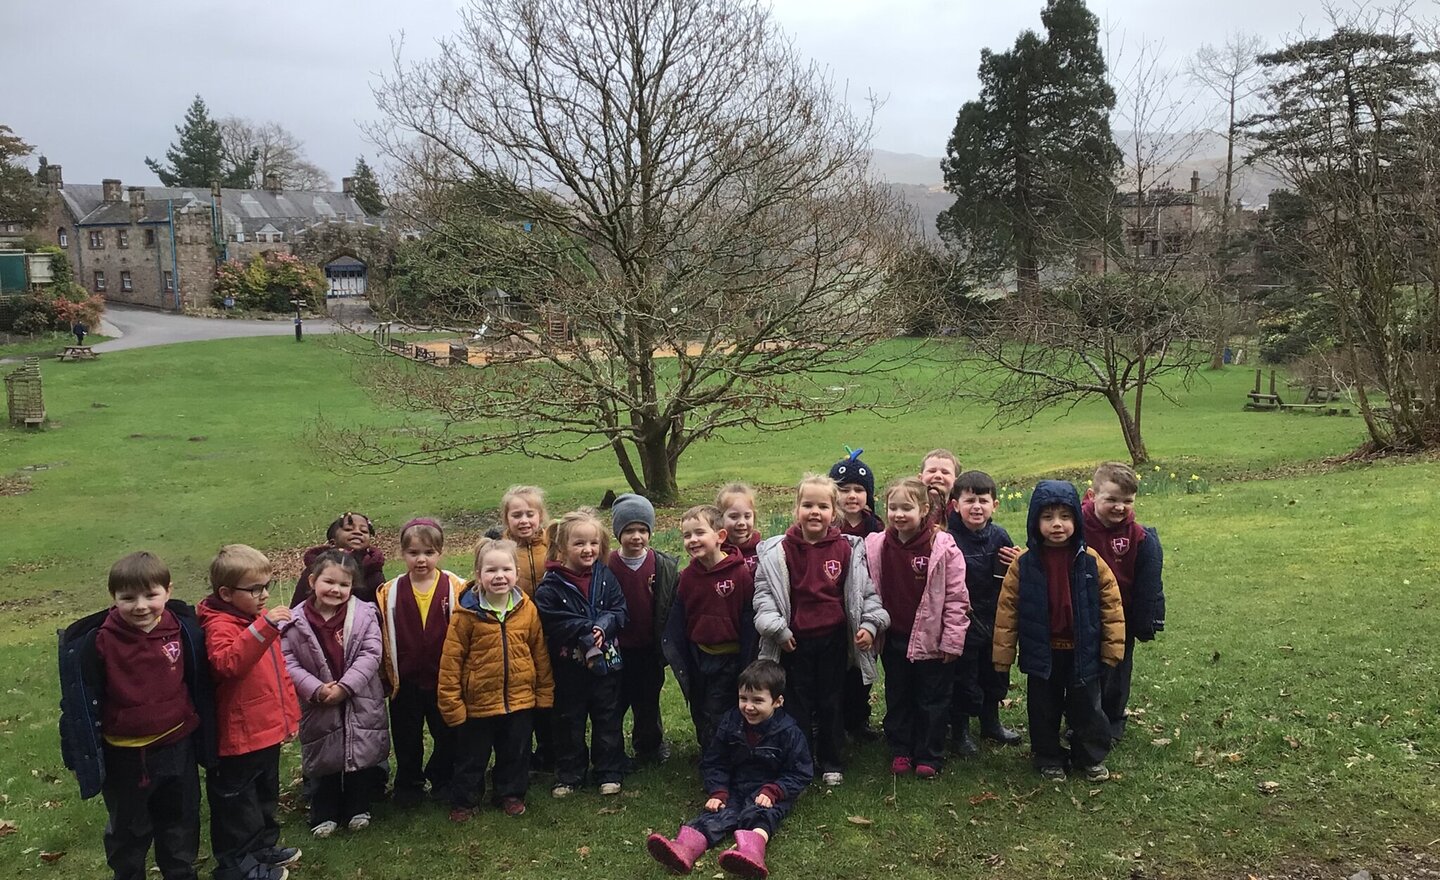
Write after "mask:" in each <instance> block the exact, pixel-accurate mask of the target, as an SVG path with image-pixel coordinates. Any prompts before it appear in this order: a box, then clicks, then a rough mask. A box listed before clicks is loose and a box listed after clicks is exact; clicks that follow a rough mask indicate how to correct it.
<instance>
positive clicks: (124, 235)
mask: <svg viewBox="0 0 1440 880" xmlns="http://www.w3.org/2000/svg"><path fill="white" fill-rule="evenodd" d="M115 246H116V247H122V248H128V247H129V246H130V230H128V229H117V230H115Z"/></svg>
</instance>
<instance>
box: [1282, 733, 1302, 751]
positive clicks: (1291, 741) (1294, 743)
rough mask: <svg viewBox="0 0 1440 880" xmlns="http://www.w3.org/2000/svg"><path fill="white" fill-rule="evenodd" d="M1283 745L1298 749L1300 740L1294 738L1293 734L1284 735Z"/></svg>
mask: <svg viewBox="0 0 1440 880" xmlns="http://www.w3.org/2000/svg"><path fill="white" fill-rule="evenodd" d="M1285 745H1287V746H1289V747H1290V748H1292V749H1298V748H1300V740H1298V739H1296V738H1295V737H1293V736H1286V737H1285Z"/></svg>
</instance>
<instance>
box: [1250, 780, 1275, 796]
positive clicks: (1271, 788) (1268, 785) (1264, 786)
mask: <svg viewBox="0 0 1440 880" xmlns="http://www.w3.org/2000/svg"><path fill="white" fill-rule="evenodd" d="M1255 787H1256V788H1257V789H1259V790H1260V793H1261V794H1266V795H1273V794H1276V793H1278V792H1279V791H1280V783H1278V782H1271V781H1269V780H1267V781H1265V782H1262V783H1260V784H1259V785H1257V786H1255Z"/></svg>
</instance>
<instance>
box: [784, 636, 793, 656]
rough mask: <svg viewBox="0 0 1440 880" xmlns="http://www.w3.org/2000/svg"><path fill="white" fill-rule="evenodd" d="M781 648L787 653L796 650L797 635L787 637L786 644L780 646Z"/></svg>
mask: <svg viewBox="0 0 1440 880" xmlns="http://www.w3.org/2000/svg"><path fill="white" fill-rule="evenodd" d="M780 650H782V651H784V652H785V653H787V654H788V653H790V652H791V651H793V650H795V637H794V636H791V637H790V638H789V639H787V640H786V642H785V644H783V645H781V646H780Z"/></svg>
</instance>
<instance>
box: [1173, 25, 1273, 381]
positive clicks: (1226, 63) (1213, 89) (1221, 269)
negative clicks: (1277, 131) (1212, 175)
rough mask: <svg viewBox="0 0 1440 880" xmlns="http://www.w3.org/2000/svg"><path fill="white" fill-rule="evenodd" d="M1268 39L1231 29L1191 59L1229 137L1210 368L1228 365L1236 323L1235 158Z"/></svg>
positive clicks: (1193, 73)
mask: <svg viewBox="0 0 1440 880" xmlns="http://www.w3.org/2000/svg"><path fill="white" fill-rule="evenodd" d="M1264 49H1265V43H1264V41H1263V40H1261V39H1260V37H1258V36H1256V35H1255V34H1246V33H1238V32H1237V33H1233V34H1230V35H1229V36H1227V37H1226V39H1225V44H1224V45H1223V46H1220V47H1216V46H1212V45H1210V44H1209V43H1206V44H1205V45H1203V46H1201V47H1200V48H1199V50H1197V51H1196V53H1195V57H1194V58H1193V59H1191V62H1190V77H1191V79H1193V80H1194V81H1195V82H1196V83H1199V84H1200V85H1202V86H1204V87H1205V89H1206V90H1207V91H1208V92H1209V93H1210V95H1211V96H1212V98H1213V100H1215V101H1216V102H1217V104H1218V107H1219V113H1218V116H1219V117H1220V118H1221V119H1223V120H1224V122H1223V125H1222V127H1221V129H1220V135H1221V137H1222V138H1223V139H1224V141H1225V166H1224V169H1223V170H1222V172H1221V181H1222V183H1221V196H1220V225H1219V228H1218V229H1217V230H1216V234H1215V246H1214V248H1213V254H1214V263H1215V265H1214V271H1213V273H1212V277H1213V282H1214V283H1215V284H1216V285H1217V290H1216V294H1217V295H1216V297H1215V306H1216V314H1215V342H1214V346H1213V348H1212V349H1211V353H1210V369H1212V370H1218V369H1220V368H1221V367H1223V366H1224V364H1225V346H1226V343H1227V341H1228V340H1229V338H1230V333H1231V331H1232V329H1233V327H1234V323H1235V318H1236V317H1238V316H1237V315H1236V314H1235V312H1236V311H1238V309H1239V307H1240V302H1241V297H1240V295H1239V291H1238V290H1237V284H1238V279H1236V278H1235V277H1234V275H1233V273H1232V268H1233V266H1234V263H1235V257H1236V253H1235V252H1236V243H1235V241H1234V236H1233V235H1232V233H1233V232H1234V228H1233V227H1234V223H1233V219H1234V218H1233V216H1232V214H1233V209H1234V206H1235V204H1234V203H1235V199H1234V192H1235V181H1236V173H1237V171H1238V170H1239V167H1240V165H1241V164H1243V161H1237V158H1236V155H1235V153H1236V149H1237V148H1241V147H1243V146H1244V141H1245V134H1246V132H1245V127H1244V125H1243V122H1244V120H1245V119H1246V118H1247V117H1248V116H1249V115H1250V113H1251V111H1252V109H1253V106H1252V105H1253V103H1254V100H1255V98H1256V97H1257V96H1258V95H1259V94H1260V92H1261V90H1262V89H1263V88H1264V87H1265V79H1264V76H1263V75H1262V70H1261V68H1260V62H1259V56H1260V53H1261V52H1262V51H1264Z"/></svg>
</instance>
